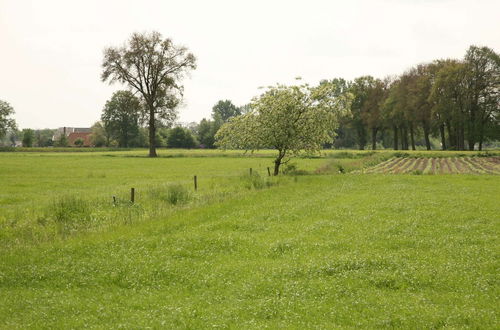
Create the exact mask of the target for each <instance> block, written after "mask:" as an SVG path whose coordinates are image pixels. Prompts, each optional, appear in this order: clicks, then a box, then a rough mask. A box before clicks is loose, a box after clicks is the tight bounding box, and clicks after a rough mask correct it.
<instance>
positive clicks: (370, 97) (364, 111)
mask: <svg viewBox="0 0 500 330" xmlns="http://www.w3.org/2000/svg"><path fill="white" fill-rule="evenodd" d="M366 87H367V88H366V91H365V93H366V95H365V96H366V99H365V101H364V102H363V104H362V106H361V119H362V121H363V123H364V125H365V126H366V128H367V129H368V130H370V131H371V141H372V150H375V149H376V148H377V133H378V132H379V131H380V130H382V129H383V127H384V123H383V119H382V113H381V108H382V104H383V102H384V101H385V98H386V97H387V82H385V81H383V80H380V79H374V80H373V81H372V82H371V84H370V85H369V86H366Z"/></svg>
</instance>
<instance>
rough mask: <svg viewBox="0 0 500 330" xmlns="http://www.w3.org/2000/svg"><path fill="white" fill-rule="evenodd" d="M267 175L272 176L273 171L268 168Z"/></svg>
mask: <svg viewBox="0 0 500 330" xmlns="http://www.w3.org/2000/svg"><path fill="white" fill-rule="evenodd" d="M267 175H268V176H271V169H270V168H269V167H268V168H267Z"/></svg>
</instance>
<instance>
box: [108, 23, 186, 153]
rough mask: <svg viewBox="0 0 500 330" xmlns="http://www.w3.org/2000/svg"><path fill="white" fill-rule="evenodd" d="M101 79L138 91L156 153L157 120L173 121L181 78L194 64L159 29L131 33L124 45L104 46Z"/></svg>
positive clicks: (183, 48)
mask: <svg viewBox="0 0 500 330" xmlns="http://www.w3.org/2000/svg"><path fill="white" fill-rule="evenodd" d="M102 67H103V72H102V76H101V77H102V80H103V81H109V82H110V83H113V82H115V81H118V82H120V83H124V84H127V85H128V86H129V87H130V88H132V89H133V90H135V91H137V92H138V93H139V94H140V95H141V96H142V99H143V102H144V105H145V117H146V119H147V122H148V126H149V156H150V157H156V156H157V154H156V143H155V137H156V120H157V119H163V120H166V121H169V122H171V121H173V120H174V119H175V114H176V113H175V108H176V106H177V105H178V104H179V102H180V99H181V97H182V94H183V86H182V85H181V81H182V79H183V78H184V77H185V75H186V74H187V73H188V72H189V71H190V70H193V69H195V68H196V59H195V57H194V55H193V54H191V53H189V52H188V50H187V48H185V47H182V46H177V45H174V44H173V43H172V41H171V40H170V39H162V36H161V34H160V33H158V32H152V33H144V34H140V33H134V34H132V36H131V38H130V39H129V40H128V43H127V45H126V46H124V47H119V48H113V47H110V48H106V49H105V51H104V61H103V64H102Z"/></svg>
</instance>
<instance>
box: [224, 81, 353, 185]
mask: <svg viewBox="0 0 500 330" xmlns="http://www.w3.org/2000/svg"><path fill="white" fill-rule="evenodd" d="M350 100H351V95H350V94H349V93H348V92H346V91H345V90H342V89H341V88H339V85H338V82H337V81H335V80H334V81H330V82H324V83H322V84H320V85H319V86H317V87H310V86H309V85H300V86H284V85H277V86H276V87H271V88H269V89H268V90H267V91H266V92H265V93H264V94H262V95H261V96H260V97H258V98H255V99H254V100H253V101H252V103H251V111H250V112H248V113H246V114H243V115H240V116H237V117H234V118H232V119H231V120H230V121H229V122H228V123H226V124H224V125H223V126H222V127H221V128H220V129H219V131H218V132H217V134H216V139H217V145H218V146H220V147H222V148H225V149H229V148H235V149H246V150H258V149H264V148H271V149H275V150H277V151H278V155H277V156H276V158H275V160H274V175H278V173H279V168H280V165H281V164H283V163H285V162H287V161H288V160H289V159H290V157H292V156H296V155H298V154H299V153H301V152H318V151H319V150H321V148H322V146H323V144H325V143H327V142H332V141H333V139H334V137H335V136H334V135H335V134H334V132H335V129H336V128H337V127H338V122H339V120H338V119H339V117H340V116H341V115H343V114H344V113H345V112H346V111H348V110H347V109H348V108H349V103H350Z"/></svg>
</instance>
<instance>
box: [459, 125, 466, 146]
mask: <svg viewBox="0 0 500 330" xmlns="http://www.w3.org/2000/svg"><path fill="white" fill-rule="evenodd" d="M457 135H458V146H459V150H465V129H464V127H463V125H460V128H459V131H458V134H457Z"/></svg>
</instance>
